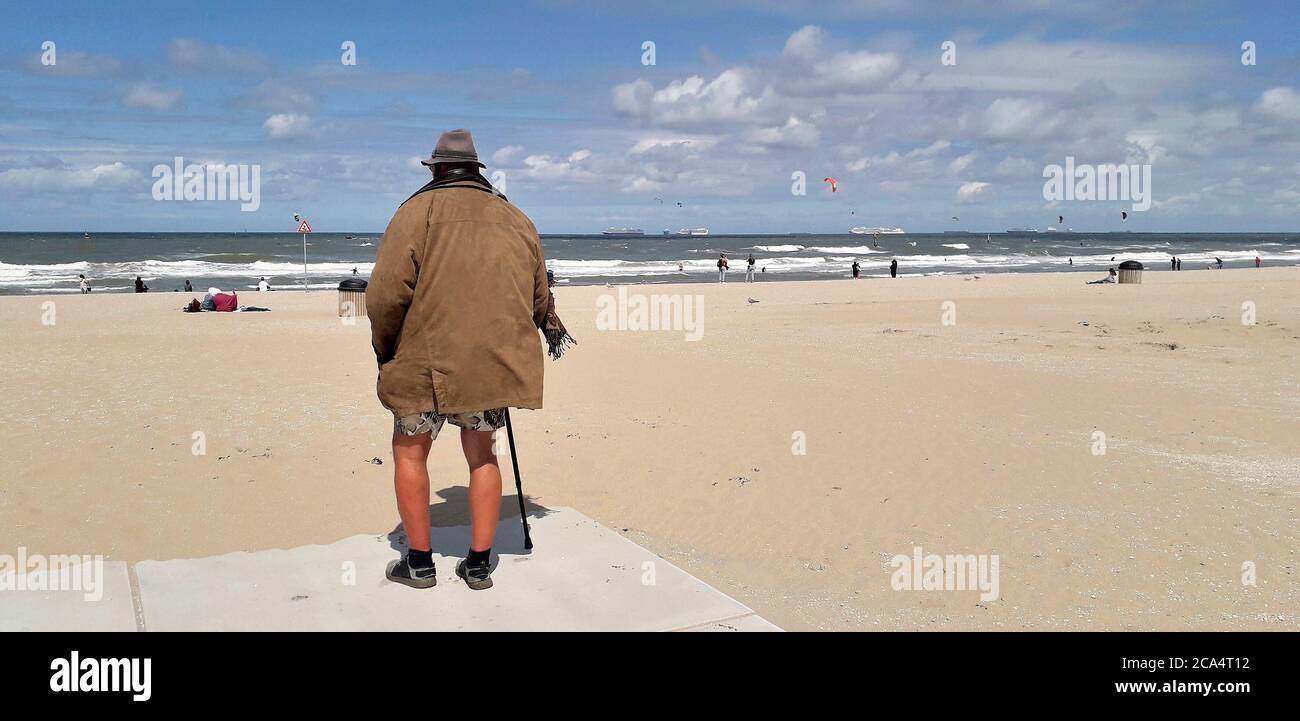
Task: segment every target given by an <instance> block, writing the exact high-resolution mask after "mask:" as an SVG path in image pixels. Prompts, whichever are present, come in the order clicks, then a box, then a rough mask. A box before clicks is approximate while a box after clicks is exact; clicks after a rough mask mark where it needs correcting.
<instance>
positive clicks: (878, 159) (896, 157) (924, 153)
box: [848, 140, 952, 173]
mask: <svg viewBox="0 0 1300 721" xmlns="http://www.w3.org/2000/svg"><path fill="white" fill-rule="evenodd" d="M951 146H952V143H950V142H948V141H947V140H936V141H934V142H933V143H930V144H929V145H927V146H925V147H923V148H914V149H912V150H909V151H907V152H906V153H899V152H898V151H896V150H893V151H890V152H888V153H886V154H884V155H872V156H867V157H865V158H861V159H858V160H855V161H853V162H851V163H849V164H848V169H849V170H851V171H853V172H855V173H856V172H858V171H861V170H866V169H868V168H877V169H879V168H898V167H904V168H911V169H914V170H915V169H924V168H928V167H929V165H930V161H931V160H932V159H933V158H934V157H935V156H937V155H939V154H940V153H942V152H943V151H945V150H947V149H948V148H949V147H951Z"/></svg>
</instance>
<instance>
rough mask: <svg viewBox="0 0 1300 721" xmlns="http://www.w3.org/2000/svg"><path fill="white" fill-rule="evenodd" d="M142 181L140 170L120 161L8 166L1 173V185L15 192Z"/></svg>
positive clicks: (128, 184)
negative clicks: (70, 165) (84, 165)
mask: <svg viewBox="0 0 1300 721" xmlns="http://www.w3.org/2000/svg"><path fill="white" fill-rule="evenodd" d="M143 182H144V181H143V176H142V175H141V174H140V173H139V172H137V171H135V170H132V169H131V168H129V167H127V166H126V165H125V164H124V163H121V162H116V163H107V164H103V165H96V166H94V167H90V168H50V167H36V168H9V169H8V170H5V171H3V172H0V188H6V189H8V190H17V191H21V190H48V191H61V190H69V189H72V190H102V189H106V188H122V187H127V186H130V185H131V184H133V183H137V184H138V183H143ZM140 187H142V188H144V187H146V186H144V185H141V186H140Z"/></svg>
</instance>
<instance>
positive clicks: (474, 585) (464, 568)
mask: <svg viewBox="0 0 1300 721" xmlns="http://www.w3.org/2000/svg"><path fill="white" fill-rule="evenodd" d="M456 575H457V576H460V577H461V578H463V579H465V585H466V586H469V587H470V588H471V589H473V590H475V591H482V590H484V589H486V588H492V563H491V562H488V563H484V564H483V565H481V566H471V565H469V561H467V560H465V559H463V558H462V559H461V561H460V563H458V564H456Z"/></svg>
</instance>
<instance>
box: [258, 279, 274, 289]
mask: <svg viewBox="0 0 1300 721" xmlns="http://www.w3.org/2000/svg"><path fill="white" fill-rule="evenodd" d="M270 290H271V284H270V283H268V282H266V278H258V279H257V292H258V293H266V292H269V291H270Z"/></svg>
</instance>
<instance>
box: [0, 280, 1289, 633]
mask: <svg viewBox="0 0 1300 721" xmlns="http://www.w3.org/2000/svg"><path fill="white" fill-rule="evenodd" d="M1094 277H1096V274H1095V273H1082V272H1081V273H1050V274H1047V273H1045V274H1015V275H1011V274H1006V275H986V276H980V277H975V276H969V275H967V276H947V277H925V278H921V277H902V278H899V279H898V280H893V281H891V280H877V279H873V280H863V281H856V282H855V281H850V280H847V279H846V280H842V281H811V282H760V283H755V284H752V285H746V284H744V283H741V282H734V281H739V280H740V279H741V274H739V273H735V274H733V278H734V280H733V282H729V283H728V284H727V285H725V286H717V285H699V284H696V285H682V286H673V285H633V286H626V287H627V289H628V292H629V293H632V294H637V293H642V294H681V295H682V296H689V297H691V298H695V297H696V296H699V297H701V298H702V299H703V303H704V306H703V308H704V315H703V320H704V326H703V330H702V333H700V334H699V339H698V340H689V339H688V338H687V336H688V335H689V334H688V333H686V332H683V331H682V330H680V329H679V330H676V331H633V330H624V331H619V330H598V329H597V309H598V304H599V300H598V299H599V298H600V296H602V295H606V294H616V293H617V290H616V289H610V288H606V287H601V286H593V287H564V286H561V287H559V288H558V289H557V299H558V306H559V310H560V313H561V315H562V316H563V318H564V319H565V322H566V324H567V325H568V326H569V328H570V329H571V331H572V332H573V334H574V335H575V336H576V337H577V338H578V341H579V345H578V346H577V347H576V348H575V349H574V350H572V351H571V352H570V353H569V354H568V355H566V356H565V357H564V358H563V359H562V360H560V361H558V362H550V361H548V362H547V365H546V370H547V376H546V398H545V403H546V408H545V409H544V410H542V411H537V412H517V413H516V415H515V419H516V425H517V428H516V431H517V435H518V444H519V457H520V460H521V464H522V467H523V473H524V484H525V486H524V487H525V491H526V493H527V495H528V496H529V499H530V501H531V502H532V503H533V504H535V505H537V506H539V507H543V508H544V507H549V506H570V507H573V508H575V509H578V510H579V511H581V512H582V513H584V514H586V515H588V516H591V517H592V518H595V519H597V520H599V521H600V522H602V523H604V524H606V525H608V526H609V527H610V528H612V529H614V530H616V531H618V532H619V533H622V534H624V535H625V536H627V537H629V538H631V539H633V540H635V541H636V542H638V543H640V544H642V545H644V546H646V547H648V548H650V549H651V550H653V551H654V552H656V553H658V554H660V555H661V556H663V557H664V558H667V559H669V560H670V561H672V562H673V563H675V564H677V565H679V566H681V567H682V568H684V569H685V570H687V571H689V572H690V573H692V574H694V575H695V576H697V577H699V578H700V579H702V580H704V581H706V582H707V583H709V584H712V585H713V586H715V587H717V588H718V589H720V590H722V591H723V592H725V593H728V594H730V595H732V596H734V597H735V598H737V599H739V600H740V601H742V602H743V603H745V604H747V605H748V606H750V607H752V608H753V609H754V610H755V611H757V612H759V613H760V614H762V615H763V616H764V617H766V618H768V619H770V620H772V621H773V622H775V623H777V624H778V625H780V626H782V627H783V628H786V629H791V630H815V629H826V630H910V629H921V630H938V629H1002V630H1016V629H1052V630H1054V629H1066V630H1071V629H1077V630H1138V629H1144V630H1189V629H1278V630H1282V629H1286V630H1297V629H1300V613H1297V610H1296V609H1297V608H1300V577H1297V575H1296V570H1297V561H1298V559H1297V549H1298V548H1300V543H1297V540H1298V539H1297V536H1298V535H1300V531H1298V530H1297V529H1300V522H1298V521H1300V519H1298V518H1297V507H1298V505H1300V433H1298V432H1297V428H1298V427H1300V426H1297V420H1300V392H1297V389H1298V388H1300V384H1298V383H1297V381H1298V380H1300V378H1298V376H1300V371H1297V367H1298V360H1300V359H1298V358H1297V353H1298V351H1300V268H1295V267H1288V268H1264V269H1243V270H1224V271H1205V270H1197V271H1184V272H1181V273H1171V272H1164V271H1155V272H1152V271H1148V272H1147V274H1146V277H1145V282H1144V283H1143V284H1141V285H1122V286H1112V285H1102V286H1088V285H1084V281H1085V280H1092V279H1093V278H1094ZM190 297H191V296H190V295H189V294H177V293H150V294H147V295H108V294H92V295H89V296H79V295H60V296H30V297H3V298H0V332H2V334H3V337H4V339H5V342H4V343H3V344H0V362H2V363H3V365H4V367H5V369H6V370H5V374H4V384H3V386H4V387H3V393H0V417H2V418H3V419H4V421H3V424H2V425H0V446H2V448H3V463H4V468H5V470H4V474H3V477H4V480H3V483H0V549H13V548H14V547H17V546H20V545H21V546H26V547H27V548H29V549H32V550H33V551H39V552H42V553H48V554H56V553H78V554H105V555H106V556H107V557H108V558H109V559H113V560H126V561H138V560H144V559H172V558H189V557H197V556H203V555H209V554H216V553H223V552H228V551H236V550H260V549H267V548H283V547H292V546H298V545H302V544H307V543H330V542H333V541H336V540H338V539H341V538H344V537H347V536H350V535H354V534H359V533H374V534H384V533H388V532H389V531H391V530H392V529H393V528H394V526H396V525H397V523H398V519H397V514H396V509H395V507H394V503H393V496H392V478H391V471H392V468H391V463H390V462H389V461H388V456H389V448H388V438H389V433H390V429H391V420H390V416H389V415H388V413H387V412H386V411H385V410H384V409H383V408H382V407H380V405H379V404H378V401H377V400H376V398H375V394H374V382H375V365H374V360H373V355H372V353H371V349H370V346H369V325H368V322H367V321H366V320H365V319H359V320H358V322H356V323H355V324H354V325H347V324H345V323H343V322H341V321H340V319H339V318H338V317H336V315H337V313H336V310H337V298H336V294H335V293H333V292H312V293H310V294H303V293H298V292H274V293H269V294H255V293H249V294H244V295H241V301H242V302H243V303H247V304H253V305H259V306H265V307H269V308H271V309H272V312H270V313H248V314H215V313H206V314H202V315H186V314H182V313H180V312H179V308H180V306H181V305H182V303H183V301H187V300H188V299H189V298H190ZM751 298H752V299H754V300H757V301H759V302H757V303H751V302H748V301H749V299H751ZM949 303H950V305H946V304H949ZM47 304H51V305H47ZM1243 304H1251V305H1248V306H1247V310H1243ZM1251 308H1253V312H1254V313H1255V316H1256V317H1255V320H1256V322H1255V323H1254V324H1253V325H1252V324H1247V323H1243V313H1245V312H1248V311H1249V310H1250V309H1251ZM945 320H947V321H953V320H955V322H950V323H945ZM50 321H52V323H51V322H50ZM1098 433H1101V434H1104V446H1105V448H1104V453H1098V450H1099V438H1100V436H1098V435H1097V434H1098ZM196 434H201V435H196ZM200 442H202V443H203V444H205V445H206V448H204V449H202V450H204V452H203V453H201V454H196V453H195V450H196V443H200ZM804 449H806V453H802V454H801V453H799V452H798V451H799V450H804ZM375 457H378V458H381V459H384V461H385V462H384V464H383V465H374V464H372V463H370V462H369V461H370V459H372V458H375ZM462 464H463V461H462V460H461V458H460V453H459V450H458V444H457V443H456V440H455V438H454V436H451V435H445V436H444V437H443V438H441V439H439V441H438V442H437V444H436V445H435V450H434V457H433V459H432V461H431V475H432V477H433V478H434V486H435V488H441V489H443V490H441V492H439V493H436V494H435V501H434V502H435V504H439V506H438V508H436V509H435V510H434V513H435V518H440V519H445V521H446V523H447V524H448V525H456V524H461V523H464V520H465V515H464V504H465V473H464V470H463V467H462ZM503 471H505V473H506V474H507V479H509V475H508V473H509V471H508V466H506V467H505V468H503ZM507 484H509V480H507ZM508 494H509V495H510V496H512V498H509V499H507V502H506V503H505V504H503V508H504V509H506V512H507V513H508V512H509V510H510V509H511V508H512V506H513V490H511V491H508ZM500 533H503V534H505V533H518V528H517V526H516V525H514V524H513V523H503V524H502V526H501V530H500ZM537 540H538V546H539V549H538V550H539V552H541V553H544V552H545V539H543V538H539V539H537ZM916 547H921V548H923V549H924V551H925V552H926V553H930V552H933V553H939V554H996V555H997V557H998V558H999V559H1000V582H999V585H1000V592H999V596H998V598H997V599H996V600H992V601H981V599H980V594H979V592H978V591H951V592H915V591H896V590H894V589H893V588H891V582H890V581H891V572H892V568H891V566H890V558H891V557H893V556H894V555H896V554H905V555H910V554H912V553H913V549H914V548H916ZM1246 563H1253V564H1254V567H1255V569H1256V573H1257V582H1256V584H1255V585H1249V584H1245V583H1243V581H1242V576H1243V564H1246ZM372 571H373V572H374V573H376V574H378V573H381V572H382V569H372ZM498 583H499V585H500V586H501V588H500V589H498V591H506V590H507V587H508V584H509V575H508V573H502V574H500V579H499V581H498Z"/></svg>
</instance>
